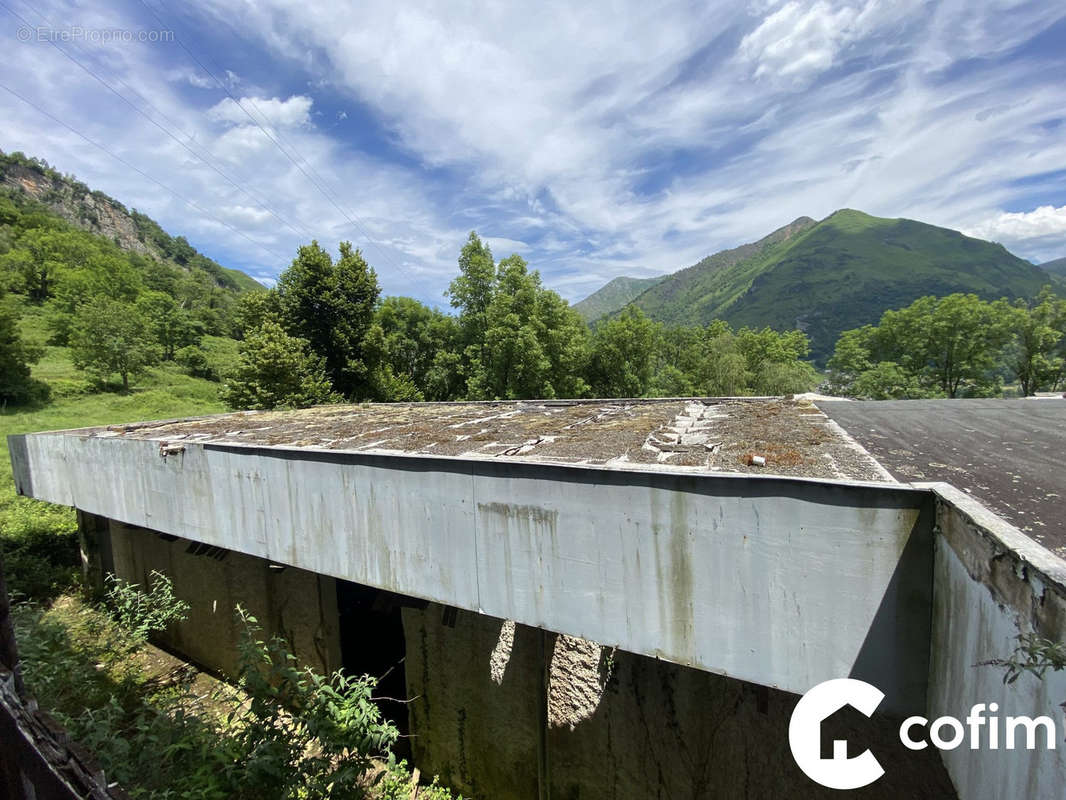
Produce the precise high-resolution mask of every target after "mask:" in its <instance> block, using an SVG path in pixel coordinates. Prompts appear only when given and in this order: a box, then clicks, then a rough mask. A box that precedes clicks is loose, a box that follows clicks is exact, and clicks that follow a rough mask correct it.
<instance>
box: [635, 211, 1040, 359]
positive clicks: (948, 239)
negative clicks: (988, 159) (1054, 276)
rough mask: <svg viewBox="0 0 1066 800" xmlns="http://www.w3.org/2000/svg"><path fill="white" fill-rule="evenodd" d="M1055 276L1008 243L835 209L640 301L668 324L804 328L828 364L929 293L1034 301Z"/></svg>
mask: <svg viewBox="0 0 1066 800" xmlns="http://www.w3.org/2000/svg"><path fill="white" fill-rule="evenodd" d="M1047 282H1048V274H1047V273H1046V272H1044V271H1043V270H1041V269H1040V268H1038V267H1035V266H1033V265H1032V264H1030V263H1029V262H1028V261H1024V260H1023V259H1020V258H1018V257H1016V256H1014V255H1012V254H1011V253H1009V252H1007V250H1005V249H1004V248H1003V247H1002V246H1001V245H998V244H993V243H990V242H984V241H980V240H978V239H971V238H969V237H967V236H963V235H962V234H961V233H958V232H957V231H953V230H948V229H946V228H938V227H935V226H932V225H926V224H924V223H921V222H915V221H913V220H907V219H882V218H878V217H872V216H869V215H867V214H863V213H862V212H859V211H853V210H849V209H844V210H841V211H837V212H836V213H834V214H832V215H830V216H829V217H827V218H826V219H824V220H822V221H821V222H818V223H815V222H814V221H813V220H811V219H809V218H806V217H802V218H800V219H798V220H796V221H795V222H793V223H792V224H791V225H788V226H786V227H784V228H781V229H780V230H777V231H775V232H774V233H772V234H770V235H769V236H767V237H766V238H764V239H762V240H760V241H758V242H755V243H754V244H750V245H744V246H743V247H739V248H736V249H734V250H726V251H723V252H721V253H716V254H715V255H713V256H709V257H708V258H706V259H704V260H703V261H701V262H700V263H699V264H696V265H695V266H693V267H690V268H688V269H685V270H682V271H680V272H677V273H674V274H673V275H670V276H668V277H667V278H666V279H665V280H663V281H662V282H661V283H659V284H657V285H655V286H654V287H652V288H650V289H648V290H646V291H644V292H643V293H642V294H641V295H640V296H639V297H637V298H636V299H635V300H634V303H635V304H636V305H637V306H638V307H639V308H640V309H642V310H643V311H644V312H645V313H647V314H648V316H650V317H651V318H652V319H655V320H657V321H660V322H664V323H672V324H686V325H694V324H701V325H706V324H707V323H709V322H711V321H712V320H714V319H724V320H726V321H728V322H730V323H731V324H732V325H734V326H745V325H746V326H750V327H759V328H761V327H764V326H769V327H772V328H775V329H777V330H790V329H792V328H800V329H801V330H803V331H804V332H806V333H807V335H808V336H809V337H810V340H811V353H812V356H813V357H814V359H815V360H816V361H817V362H819V363H822V362H824V360H825V359H826V358H827V357H828V356H829V355H830V354H831V353H832V348H833V345H834V343H835V342H836V340H837V339H838V338H839V336H840V334H841V333H842V332H843V331H845V330H848V329H851V328H856V327H859V326H861V325H864V324H872V323H875V322H876V321H877V320H878V319H879V318H880V316H881V314H883V313H884V312H885V311H886V310H888V309H893V308H902V307H904V306H906V305H908V304H910V303H912V302H914V301H915V300H916V299H918V298H920V297H923V296H926V295H930V294H933V295H947V294H952V293H957V292H962V293H972V294H976V295H977V296H979V297H981V298H982V299H985V300H994V299H998V298H1000V297H1006V298H1008V299H1010V300H1014V299H1018V298H1031V297H1034V296H1035V295H1036V294H1037V292H1039V291H1040V288H1041V287H1042V286H1043V285H1044V284H1046V283H1047Z"/></svg>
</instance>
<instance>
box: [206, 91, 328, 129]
mask: <svg viewBox="0 0 1066 800" xmlns="http://www.w3.org/2000/svg"><path fill="white" fill-rule="evenodd" d="M311 105H312V102H311V98H310V97H305V96H304V95H293V96H292V97H289V98H288V99H286V100H279V99H278V98H276V97H269V98H264V97H241V98H238V99H237V100H236V101H235V100H233V98H231V97H227V98H225V99H223V100H220V101H219V102H218V104H216V105H215V106H214V107H212V108H210V109H209V110H208V112H207V115H208V117H210V118H211V119H213V120H216V121H218V122H228V123H230V124H233V125H254V124H255V123H254V122H253V121H252V119H253V118H254V119H255V120H256V121H258V122H259V123H260V124H263V125H270V126H272V127H275V128H295V127H299V126H301V125H309V124H310V122H311ZM246 111H247V113H246Z"/></svg>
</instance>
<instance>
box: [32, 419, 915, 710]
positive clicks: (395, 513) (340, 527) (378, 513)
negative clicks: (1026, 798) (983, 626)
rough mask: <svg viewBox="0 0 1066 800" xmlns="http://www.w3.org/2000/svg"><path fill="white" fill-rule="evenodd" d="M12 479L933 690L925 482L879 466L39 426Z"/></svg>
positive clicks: (202, 532) (775, 672)
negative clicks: (499, 454) (837, 478)
mask: <svg viewBox="0 0 1066 800" xmlns="http://www.w3.org/2000/svg"><path fill="white" fill-rule="evenodd" d="M12 438H13V439H21V441H13V444H14V447H13V452H14V451H18V452H19V453H20V454H21V455H20V456H19V460H18V463H17V465H16V469H17V471H18V478H17V482H18V486H19V489H20V491H21V492H23V493H24V494H30V493H32V496H35V497H38V498H40V499H44V500H49V501H51V502H57V503H62V504H65V505H73V506H75V507H77V508H80V509H82V510H84V511H87V512H90V513H93V514H99V515H101V516H105V517H108V518H109V519H114V520H118V521H121V522H124V523H127V524H131V525H136V526H140V527H143V528H147V529H150V530H156V531H160V532H163V533H169V534H173V535H176V536H180V537H182V538H185V539H190V540H193V541H201V542H205V543H208V544H213V545H217V546H220V547H225V548H228V549H231V550H236V551H238V552H243V553H248V554H250V555H257V556H260V557H263V558H268V559H270V560H272V561H274V562H276V563H281V564H288V565H291V566H295V567H299V568H302V569H306V570H310V571H312V572H317V573H320V574H325V575H331V576H334V577H338V578H343V579H346V580H351V581H354V582H357V583H361V584H364V585H368V586H374V587H378V588H382V589H387V590H389V591H393V592H397V593H400V594H404V595H408V596H412V597H418V598H422V599H426V600H433V601H436V602H440V603H443V604H446V605H452V606H457V607H459V608H464V609H469V610H472V611H479V612H482V613H486V614H490V615H492V616H495V617H499V618H503V619H512V620H516V621H518V622H521V623H523V624H526V625H530V626H535V627H540V628H543V629H546V630H551V631H555V632H558V633H565V634H569V635H572V636H579V637H581V638H584V639H591V640H593V641H596V642H600V643H603V644H605V645H612V646H618V647H620V648H622V649H624V650H628V651H630V652H635V653H640V654H644V655H650V656H654V657H658V658H662V659H664V660H668V661H673V662H676V663H680V664H685V665H689V666H693V667H697V668H700V669H704V670H709V671H714V672H719V673H722V674H728V675H731V676H734V677H739V678H742V679H744V680H749V681H753V682H757V683H763V684H766V685H770V686H777V687H780V688H784V689H787V690H789V691H794V692H800V693H802V692H804V691H806V690H807V689H808V688H810V686H812V685H814V684H816V683H819V682H821V681H823V680H827V679H829V678H835V677H841V676H843V675H853V676H856V677H862V678H864V679H866V680H869V681H870V682H871V683H874V684H875V685H878V686H879V687H881V688H882V690H883V691H885V693H886V695H887V697H888V699H887V700H886V708H887V707H894V708H897V709H900V710H904V709H914V708H924V706H925V683H926V676H927V663H928V642H929V624H930V622H929V609H930V604H931V592H932V586H931V583H932V578H931V570H932V564H931V544H930V536H931V529H932V507H931V504H930V502H929V493H928V492H927V491H924V490H919V489H914V488H911V487H905V486H892V485H885V484H877V483H870V484H864V483H855V482H832V481H812V480H804V479H795V478H779V477H752V476H744V475H723V474H708V473H692V472H674V471H670V472H668V471H665V470H656V471H643V470H633V469H625V468H614V469H608V468H601V467H589V466H579V465H553V464H541V463H530V462H518V461H505V460H501V459H494V460H493V459H486V460H481V459H469V458H440V457H436V458H426V457H422V456H414V455H381V454H368V453H351V452H344V451H336V450H314V449H310V448H299V449H296V448H278V447H264V446H242V445H220V444H204V445H198V444H196V443H192V442H186V443H183V447H182V448H181V449H179V450H177V451H171V450H168V449H166V448H163V449H161V448H160V443H159V442H157V441H152V440H148V439H133V438H122V437H94V436H86V435H77V434H64V433H52V434H31V435H28V436H25V437H12Z"/></svg>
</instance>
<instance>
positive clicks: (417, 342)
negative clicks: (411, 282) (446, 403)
mask: <svg viewBox="0 0 1066 800" xmlns="http://www.w3.org/2000/svg"><path fill="white" fill-rule="evenodd" d="M374 324H375V325H376V326H377V327H378V328H379V329H380V331H381V334H380V341H381V345H380V352H381V360H382V361H383V362H384V364H386V365H388V367H389V368H390V369H391V370H392V373H393V374H394V375H396V376H405V377H406V379H407V380H409V381H410V382H411V384H412V385H413V386H416V387H419V389H420V391H421V394H422V395H423V396H425V397H426V398H427V399H430V400H451V399H455V398H456V397H458V396H459V393H461V391H462V385H461V381H460V380H459V376H458V359H456V360H455V361H453V362H449V361H448V360H447V359H445V358H443V357H444V356H446V355H447V354H449V353H451V352H452V351H454V350H455V349H456V348H457V347H458V343H459V326H458V323H457V322H456V319H455V318H454V317H450V316H447V315H445V314H442V313H441V312H439V311H436V310H434V309H431V308H429V307H428V306H425V305H423V304H422V303H420V302H418V301H417V300H413V299H411V298H410V297H386V298H385V299H384V300H383V301H382V303H381V306H380V307H379V308H378V310H377V313H376V314H375V317H374ZM438 356H441V357H442V358H441V359H440V360H438ZM437 370H442V371H443V372H442V373H441V374H439V375H438V374H437V372H436V371H437ZM431 373H432V374H433V377H432V379H431V377H430V376H431ZM431 383H432V384H433V385H432V386H431V385H430V384H431Z"/></svg>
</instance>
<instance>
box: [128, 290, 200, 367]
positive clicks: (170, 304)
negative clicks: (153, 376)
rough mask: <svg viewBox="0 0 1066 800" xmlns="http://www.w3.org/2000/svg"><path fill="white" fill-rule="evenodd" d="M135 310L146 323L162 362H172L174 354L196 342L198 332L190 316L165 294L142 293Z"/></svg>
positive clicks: (198, 336) (198, 339) (198, 338)
mask: <svg viewBox="0 0 1066 800" xmlns="http://www.w3.org/2000/svg"><path fill="white" fill-rule="evenodd" d="M137 310H138V311H140V312H141V313H142V314H143V315H144V317H145V319H147V320H148V327H149V331H150V332H151V335H152V337H153V339H154V340H155V342H156V344H158V345H159V347H160V350H161V352H162V356H163V360H164V361H172V360H173V359H174V353H175V352H176V351H178V350H180V349H181V348H183V347H188V346H190V345H195V344H197V343H198V342H199V341H200V331H199V329H198V326H197V325H196V323H195V322H194V320H193V318H192V315H191V314H189V312H188V311H186V310H185V309H184V308H182V307H181V306H179V305H178V303H177V301H176V300H175V299H174V298H173V297H171V296H170V295H168V294H164V293H163V292H143V293H142V294H141V296H140V297H138V298H137Z"/></svg>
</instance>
